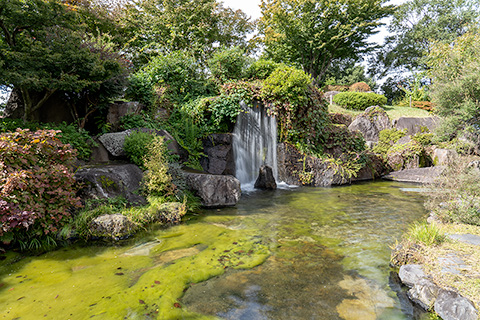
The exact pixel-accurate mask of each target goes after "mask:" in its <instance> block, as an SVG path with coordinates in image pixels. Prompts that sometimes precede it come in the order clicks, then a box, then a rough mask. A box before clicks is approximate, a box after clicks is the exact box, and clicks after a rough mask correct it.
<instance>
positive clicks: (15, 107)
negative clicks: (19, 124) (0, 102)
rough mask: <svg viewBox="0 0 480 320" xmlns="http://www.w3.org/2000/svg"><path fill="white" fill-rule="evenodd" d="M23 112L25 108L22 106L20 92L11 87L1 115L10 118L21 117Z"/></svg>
mask: <svg viewBox="0 0 480 320" xmlns="http://www.w3.org/2000/svg"><path fill="white" fill-rule="evenodd" d="M24 113H25V108H24V107H23V98H22V93H21V92H20V90H19V89H17V88H13V90H12V92H11V93H10V97H9V98H8V101H7V104H6V105H5V110H4V111H3V116H4V117H5V118H11V119H22V118H23V114H24Z"/></svg>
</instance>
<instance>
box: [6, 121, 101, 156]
mask: <svg viewBox="0 0 480 320" xmlns="http://www.w3.org/2000/svg"><path fill="white" fill-rule="evenodd" d="M17 128H22V129H29V130H32V131H35V130H55V131H61V132H58V133H57V136H56V137H57V138H58V139H60V141H61V142H62V143H64V144H70V146H71V147H72V148H73V149H75V150H77V157H78V159H81V160H84V161H88V160H89V159H90V155H91V154H92V148H93V147H94V146H95V145H96V143H95V141H94V140H93V139H92V137H91V136H90V134H89V133H88V131H86V130H85V129H81V128H78V127H77V126H76V125H74V124H67V123H65V122H62V123H60V124H55V123H38V122H25V121H22V120H20V119H0V132H14V131H15V130H16V129H17Z"/></svg>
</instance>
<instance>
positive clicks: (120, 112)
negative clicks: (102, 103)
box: [107, 101, 143, 129]
mask: <svg viewBox="0 0 480 320" xmlns="http://www.w3.org/2000/svg"><path fill="white" fill-rule="evenodd" d="M142 108H143V106H142V104H141V103H140V102H123V101H118V102H117V101H116V102H115V103H112V104H111V105H109V106H108V113H107V123H109V124H111V125H112V128H114V129H118V128H119V127H120V119H121V118H122V117H123V116H126V115H127V114H139V113H140V111H141V110H142Z"/></svg>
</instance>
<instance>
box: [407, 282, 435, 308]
mask: <svg viewBox="0 0 480 320" xmlns="http://www.w3.org/2000/svg"><path fill="white" fill-rule="evenodd" d="M440 290H441V289H440V288H439V287H438V286H437V285H436V284H434V283H433V282H432V281H430V280H428V279H424V278H422V279H420V280H418V282H416V283H415V284H414V286H413V287H412V288H411V289H410V290H408V292H407V295H408V297H409V298H410V300H412V301H413V302H415V303H417V304H418V305H420V306H421V307H422V308H423V309H425V310H430V309H431V308H432V307H433V304H434V302H435V299H436V298H437V296H438V293H439V292H440Z"/></svg>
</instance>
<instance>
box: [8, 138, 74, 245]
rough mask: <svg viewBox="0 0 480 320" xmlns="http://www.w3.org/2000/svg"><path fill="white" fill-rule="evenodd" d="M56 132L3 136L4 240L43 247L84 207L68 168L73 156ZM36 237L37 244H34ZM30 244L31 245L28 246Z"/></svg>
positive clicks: (72, 152)
mask: <svg viewBox="0 0 480 320" xmlns="http://www.w3.org/2000/svg"><path fill="white" fill-rule="evenodd" d="M57 133H58V132H56V131H54V130H39V131H36V132H31V131H29V130H28V129H25V130H22V129H17V131H15V132H11V133H2V134H1V135H0V201H2V202H1V206H2V210H4V211H5V210H6V209H5V208H7V207H8V208H9V209H8V210H6V211H5V213H6V214H5V215H2V216H1V218H0V219H1V220H0V224H1V228H0V239H2V240H4V241H6V240H8V241H13V242H15V243H17V244H19V243H20V242H22V243H31V244H32V246H36V245H39V244H40V245H41V244H42V242H41V241H40V242H38V241H39V239H45V243H51V241H50V240H48V239H47V237H50V236H51V234H55V233H56V232H57V231H58V230H59V228H61V227H62V226H63V225H64V224H65V223H67V222H68V221H69V220H70V218H71V209H72V208H75V207H79V206H80V202H79V199H78V198H77V197H76V196H75V188H74V184H75V179H74V177H73V173H72V172H71V170H70V166H71V164H72V161H73V159H74V158H75V152H74V151H73V150H72V149H71V148H70V146H69V145H65V144H63V143H62V142H61V141H60V140H59V139H58V138H57V137H56V135H57ZM33 239H36V241H33V242H31V241H32V240H33ZM28 246H30V245H28Z"/></svg>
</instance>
